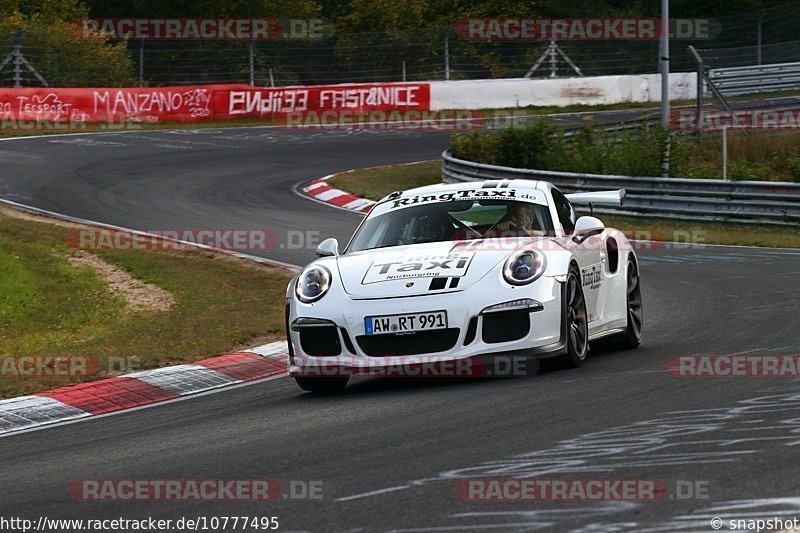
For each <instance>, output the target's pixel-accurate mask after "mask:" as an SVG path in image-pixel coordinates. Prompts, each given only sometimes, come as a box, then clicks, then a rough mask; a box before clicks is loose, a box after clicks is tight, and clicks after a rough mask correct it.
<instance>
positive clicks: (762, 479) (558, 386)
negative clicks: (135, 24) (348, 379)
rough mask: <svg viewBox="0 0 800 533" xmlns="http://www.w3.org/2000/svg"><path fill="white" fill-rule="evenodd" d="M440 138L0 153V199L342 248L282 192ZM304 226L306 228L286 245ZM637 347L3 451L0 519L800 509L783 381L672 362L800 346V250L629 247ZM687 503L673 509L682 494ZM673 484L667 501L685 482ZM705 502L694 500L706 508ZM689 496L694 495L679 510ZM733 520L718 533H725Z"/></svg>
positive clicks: (84, 433) (280, 394)
mask: <svg viewBox="0 0 800 533" xmlns="http://www.w3.org/2000/svg"><path fill="white" fill-rule="evenodd" d="M446 143H447V133H437V132H359V133H354V132H350V133H348V132H343V131H330V132H320V131H317V132H311V131H282V130H275V129H269V128H247V129H231V130H196V131H185V132H170V131H149V132H139V133H118V134H117V133H115V134H107V135H102V136H98V135H91V134H86V135H78V136H63V137H51V138H35V139H24V140H13V141H3V142H0V165H2V166H1V167H0V168H2V169H3V170H2V174H0V196H1V197H4V198H7V199H11V200H14V201H17V202H20V203H24V204H28V205H33V206H36V207H40V208H44V209H48V210H53V211H57V212H61V213H65V214H69V215H73V216H78V217H83V218H87V219H92V220H96V221H100V222H105V223H111V224H116V225H121V226H127V227H133V228H137V229H145V230H146V229H160V228H225V229H255V228H268V229H272V230H274V231H276V232H277V233H278V234H279V235H280V236H281V244H282V245H284V246H283V247H282V248H281V247H280V246H278V247H276V248H275V249H274V250H270V251H268V252H267V253H266V254H265V255H266V256H268V257H271V258H274V259H277V260H280V261H285V262H289V263H294V264H302V263H304V262H307V261H308V260H310V259H311V258H312V257H313V250H312V249H310V248H308V247H301V248H300V249H292V248H294V246H290V245H289V244H290V243H289V242H288V238H289V237H288V236H287V235H288V232H289V231H300V232H320V235H319V236H320V237H326V236H335V237H338V238H339V239H340V240H346V239H347V237H348V235H349V233H350V231H352V229H353V228H354V227H355V225H356V224H357V223H358V221H359V216H358V215H356V214H352V213H348V212H345V211H342V210H338V209H334V208H331V207H327V206H324V205H320V204H317V203H314V202H311V201H308V200H306V199H303V198H301V197H299V196H298V195H297V194H296V193H295V192H294V191H293V188H294V186H295V185H296V184H298V183H299V182H303V181H306V180H311V179H314V178H318V177H321V176H324V175H326V174H330V173H332V172H336V171H340V170H345V169H349V168H355V167H363V166H369V165H377V164H383V163H401V162H408V161H415V160H420V159H431V158H435V157H436V156H437V155H438V154H439V153H440V152H441V150H442V149H443V148H445V147H446ZM304 234H305V233H304ZM639 255H640V260H641V271H642V278H643V284H644V285H643V290H644V303H645V338H644V342H643V344H642V346H641V348H640V349H639V350H636V351H633V352H605V353H593V354H590V358H589V360H588V361H587V363H586V364H585V365H584V366H583V367H581V368H580V369H576V370H564V371H544V372H540V373H539V374H537V375H535V376H531V377H527V378H505V379H494V380H488V379H476V380H463V381H456V380H447V379H442V380H435V379H425V380H411V379H402V380H394V381H389V380H385V379H366V378H362V379H360V380H356V381H355V382H354V383H353V384H352V385H351V386H350V387H349V388H348V389H347V391H346V392H345V393H344V394H342V395H339V396H315V395H311V394H304V393H301V391H300V390H299V389H298V388H297V386H296V385H295V384H294V383H293V382H292V381H290V380H289V379H278V380H274V381H269V382H266V383H261V384H255V385H251V386H245V387H240V388H235V389H230V390H226V391H223V392H220V393H217V394H211V395H207V396H202V397H197V398H193V399H190V400H187V401H181V402H176V403H170V404H166V405H161V406H157V407H153V408H149V409H143V410H138V411H134V412H129V413H125V414H120V415H116V416H109V417H104V418H97V419H93V420H89V421H84V422H79V423H75V424H71V425H65V426H60V427H53V428H49V429H44V430H41V431H35V432H31V433H25V434H20V435H16V436H11V437H7V438H2V439H0V462H1V463H2V465H3V466H2V480H3V482H2V497H0V515H2V516H21V517H26V518H31V519H36V518H37V517H39V516H42V515H46V516H47V517H50V518H70V517H71V518H93V519H95V518H96V519H101V518H117V517H127V518H136V519H142V518H146V517H148V516H152V517H159V518H173V519H177V518H180V517H196V516H201V515H203V516H209V517H210V516H232V515H240V516H251V517H252V516H277V517H278V518H279V522H280V526H281V527H280V529H281V530H283V531H300V530H308V531H409V530H410V531H423V530H424V531H430V530H443V531H449V530H454V529H468V530H477V531H481V530H486V531H490V530H500V531H508V530H518V531H539V530H541V531H586V532H589V531H592V532H601V531H625V532H627V531H678V530H691V531H712V529H711V526H710V520H711V518H712V517H720V518H722V519H723V520H729V519H733V518H755V517H765V516H771V515H773V514H774V515H777V516H784V517H795V516H796V517H798V518H800V497H798V494H800V475H798V474H800V467H798V462H797V458H798V453H800V452H798V450H800V380H799V379H798V378H767V377H762V378H729V379H725V378H686V377H675V376H673V375H671V374H669V373H668V372H667V371H666V370H665V364H666V361H667V358H669V357H670V356H674V355H691V354H798V353H800V339H798V331H800V319H798V315H797V302H798V300H799V299H800V288H799V287H800V285H798V283H797V279H798V276H800V250H785V251H780V250H756V249H748V248H724V247H693V248H689V247H681V246H654V247H652V249H642V250H640V251H639ZM515 476H516V477H521V476H538V477H539V478H544V479H614V480H664V481H665V482H666V483H667V486H668V487H670V492H671V495H670V496H668V497H667V498H665V499H663V500H660V501H655V502H650V501H645V502H633V501H613V500H612V501H600V502H590V501H583V502H569V501H538V502H535V501H534V502H532V501H527V502H469V501H463V500H462V499H460V498H459V497H458V496H457V495H456V493H455V490H454V489H455V487H456V483H457V482H458V480H459V479H476V478H502V479H507V478H512V477H515ZM263 478H267V479H275V480H279V481H280V482H281V483H282V485H283V486H285V487H286V486H289V484H290V482H291V481H292V480H295V481H298V480H299V481H310V480H321V481H322V486H323V499H322V500H302V501H291V500H289V499H286V500H278V501H275V502H270V503H263V502H262V503H250V502H241V501H226V502H192V501H188V502H181V503H176V502H138V503H135V502H80V501H75V500H73V499H71V498H70V496H69V494H68V487H69V485H70V483H72V482H73V481H76V480H80V479H263ZM687 486H691V487H693V489H694V490H693V492H695V494H694V495H691V496H692V497H681V494H679V492H681V493H682V494H683V496H686V487H687ZM681 487H682V488H681ZM704 491H707V496H706V495H705V494H703V492H704ZM697 492H700V495H699V496H700V497H697V496H698V495H697ZM725 529H727V527H726V528H725Z"/></svg>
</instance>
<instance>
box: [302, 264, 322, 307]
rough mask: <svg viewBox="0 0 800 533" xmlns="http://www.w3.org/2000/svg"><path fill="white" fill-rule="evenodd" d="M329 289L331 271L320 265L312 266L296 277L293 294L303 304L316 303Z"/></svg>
mask: <svg viewBox="0 0 800 533" xmlns="http://www.w3.org/2000/svg"><path fill="white" fill-rule="evenodd" d="M330 288H331V271H330V270H328V269H327V268H325V267H324V266H322V265H313V266H310V267H308V268H306V269H305V270H303V271H302V272H301V273H300V275H299V276H298V277H297V282H296V283H295V286H294V293H295V294H296V295H297V299H298V300H300V301H301V302H303V303H305V304H310V303H312V302H316V301H317V300H319V299H320V298H322V297H323V296H325V293H327V292H328V289H330Z"/></svg>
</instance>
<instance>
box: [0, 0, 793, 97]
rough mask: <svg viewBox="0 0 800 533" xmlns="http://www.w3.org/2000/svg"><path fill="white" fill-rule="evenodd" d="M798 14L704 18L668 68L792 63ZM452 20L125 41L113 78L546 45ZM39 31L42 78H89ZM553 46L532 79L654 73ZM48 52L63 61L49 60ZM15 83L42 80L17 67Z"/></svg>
mask: <svg viewBox="0 0 800 533" xmlns="http://www.w3.org/2000/svg"><path fill="white" fill-rule="evenodd" d="M673 14H674V15H676V16H677V15H679V14H675V13H673ZM571 16H576V17H591V16H593V14H592V13H575V14H572V15H571ZM799 18H800V0H795V1H794V2H791V3H788V4H785V5H782V6H778V7H775V8H771V9H767V10H763V11H760V12H755V13H745V14H742V15H736V16H726V17H720V18H718V19H714V20H711V21H710V29H711V31H710V33H709V38H700V39H697V38H694V39H688V38H687V39H682V38H679V37H680V36H677V38H673V39H672V41H671V54H670V55H671V70H672V71H674V72H677V71H687V70H693V68H694V61H693V60H692V58H691V57H690V55H689V54H688V53H687V51H686V49H687V46H688V45H689V44H692V45H694V46H695V47H696V48H697V49H698V50H699V51H700V53H701V54H702V55H703V57H704V58H706V62H707V64H708V66H709V67H710V68H718V67H729V66H738V65H751V64H759V63H762V62H763V63H786V62H793V61H800V40H798V37H797V35H798V34H797V30H796V21H797V20H798V19H799ZM456 25H457V21H453V25H448V26H440V27H431V28H416V29H407V30H403V31H391V32H389V31H380V32H372V33H348V32H344V31H337V28H336V27H335V21H334V23H333V27H332V28H330V29H329V30H328V31H326V32H324V34H323V35H322V36H321V37H320V38H316V39H310V38H309V39H275V40H259V41H197V40H194V41H178V40H171V41H154V40H130V41H127V42H124V41H123V42H122V46H124V47H126V49H127V54H126V58H125V62H126V65H125V66H124V68H125V69H127V72H126V76H116V77H112V78H111V80H112V81H114V80H116V81H117V84H118V85H123V84H126V83H129V82H131V81H133V83H136V84H139V85H175V84H201V83H248V84H253V85H257V86H270V85H309V84H330V83H346V82H364V81H375V82H386V81H426V80H444V79H453V80H458V79H486V78H521V77H523V76H525V75H526V74H527V73H529V72H530V70H531V67H533V66H534V65H536V64H537V62H539V60H540V59H541V58H542V57H543V55H546V53H547V51H548V48H549V46H550V44H551V43H549V42H548V41H515V40H506V41H494V42H485V41H474V40H467V39H465V38H463V35H461V32H459V31H456V30H454V26H456ZM47 37H48V35H46V34H37V33H36V32H31V31H28V32H27V33H26V35H25V38H24V41H23V42H22V49H21V50H22V53H23V54H24V55H25V57H26V59H27V60H28V61H29V62H30V64H31V65H32V66H33V67H35V68H36V69H37V70H38V71H39V72H41V74H42V76H43V77H44V79H46V80H47V83H48V84H49V85H51V86H61V87H67V86H71V87H79V86H87V85H92V84H93V83H92V80H91V79H87V77H86V76H83V75H79V74H78V72H79V71H81V70H82V69H89V70H90V71H91V68H92V67H90V66H87V65H86V64H84V65H82V67H81V68H77V69H76V68H74V66H75V63H74V61H73V60H72V59H71V58H70V56H67V55H65V54H62V55H61V56H59V53H61V52H63V50H60V49H59V46H58V44H57V43H55V42H54V41H53V40H52V39H48V38H47ZM14 38H15V35H14V34H13V33H9V34H0V61H2V59H3V57H4V56H5V55H7V54H8V53H10V52H11V51H12V45H13V43H14ZM110 44H113V43H110ZM557 45H558V47H559V49H560V50H561V51H562V52H563V53H564V55H565V56H566V57H568V58H569V60H570V61H571V63H572V65H570V62H568V61H566V60H565V58H564V57H562V56H560V55H559V56H554V58H555V62H553V63H551V62H550V61H549V60H547V61H544V62H543V63H541V64H540V66H539V68H538V69H536V70H535V71H533V72H532V73H531V75H532V76H533V77H553V76H554V75H555V76H558V77H572V76H577V75H578V74H577V72H576V70H575V68H573V66H576V67H578V69H579V70H580V72H581V73H582V74H583V75H585V76H598V75H612V74H644V73H655V72H658V42H657V41H656V40H646V41H636V40H608V41H602V40H601V41H586V40H584V41H581V40H562V41H559V42H558V43H557ZM71 46H74V45H71ZM73 55H74V54H73ZM56 57H61V59H60V60H58V61H56V60H55V59H54V58H56ZM86 61H90V59H87V60H86ZM86 61H85V62H84V63H86ZM65 65H68V66H69V67H66V66H65ZM115 67H119V65H116V64H115ZM104 68H105V67H98V68H97V69H96V70H95V71H94V74H95V75H97V76H101V77H102V75H103V69H104ZM14 83H15V79H14V73H13V69H10V68H5V69H2V70H0V86H13V85H14ZM21 85H22V86H41V82H40V80H38V79H37V78H36V76H35V75H34V74H33V73H32V72H31V71H29V70H27V69H23V72H22V80H21ZM94 85H96V83H94Z"/></svg>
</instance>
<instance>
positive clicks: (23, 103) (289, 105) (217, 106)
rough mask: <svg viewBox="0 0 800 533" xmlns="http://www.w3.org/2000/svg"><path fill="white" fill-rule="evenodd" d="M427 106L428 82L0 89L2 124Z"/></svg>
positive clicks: (161, 119) (195, 118) (253, 115)
mask: <svg viewBox="0 0 800 533" xmlns="http://www.w3.org/2000/svg"><path fill="white" fill-rule="evenodd" d="M429 109H430V86H429V84H427V83H380V84H353V85H319V86H307V87H305V86H304V87H280V88H278V87H274V88H254V87H250V86H248V85H193V86H182V87H153V88H124V89H106V88H89V89H60V88H24V89H12V88H0V121H2V127H3V128H9V127H13V125H14V124H17V123H22V122H29V123H31V122H41V123H56V122H60V123H63V124H90V123H98V122H107V123H122V122H142V123H154V122H164V121H181V122H196V121H203V120H213V119H237V118H274V117H281V116H285V115H286V114H287V113H298V112H300V113H302V112H306V111H309V112H320V111H356V112H361V111H364V112H368V111H390V110H416V111H425V110H429Z"/></svg>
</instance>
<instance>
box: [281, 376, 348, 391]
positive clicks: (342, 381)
mask: <svg viewBox="0 0 800 533" xmlns="http://www.w3.org/2000/svg"><path fill="white" fill-rule="evenodd" d="M294 380H295V381H296V382H297V384H298V385H299V386H300V388H301V389H303V390H306V391H309V392H339V391H342V390H344V388H345V387H346V386H347V382H348V381H350V378H349V377H348V376H335V377H317V376H314V377H308V376H295V378H294Z"/></svg>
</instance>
